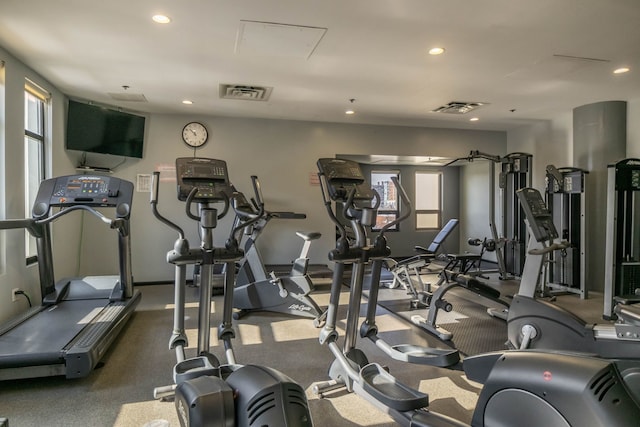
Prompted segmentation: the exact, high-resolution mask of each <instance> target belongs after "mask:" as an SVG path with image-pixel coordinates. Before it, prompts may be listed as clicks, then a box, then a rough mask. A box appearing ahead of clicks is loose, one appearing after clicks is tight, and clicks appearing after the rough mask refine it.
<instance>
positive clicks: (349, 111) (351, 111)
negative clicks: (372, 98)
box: [344, 110, 356, 115]
mask: <svg viewBox="0 0 640 427" xmlns="http://www.w3.org/2000/svg"><path fill="white" fill-rule="evenodd" d="M344 113H345V114H347V115H352V114H355V113H356V112H355V111H353V110H347V111H345V112H344Z"/></svg>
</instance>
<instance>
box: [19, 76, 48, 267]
mask: <svg viewBox="0 0 640 427" xmlns="http://www.w3.org/2000/svg"><path fill="white" fill-rule="evenodd" d="M46 100H47V95H46V92H44V91H43V90H40V89H39V88H37V87H36V86H35V85H33V84H31V83H30V82H27V84H26V85H25V91H24V174H25V175H24V178H25V179H24V182H25V217H26V218H29V217H31V208H32V206H33V203H34V201H35V198H36V195H37V193H38V188H39V187H40V183H41V182H42V180H43V179H44V177H45V152H44V151H45V150H44V147H45V135H44V133H45V132H44V129H45V123H44V117H45V107H46ZM25 234H26V236H25V239H26V240H25V249H26V254H25V256H26V258H27V264H32V263H35V262H37V257H36V242H35V238H33V237H32V236H31V235H30V234H29V233H28V232H27V231H26V230H25Z"/></svg>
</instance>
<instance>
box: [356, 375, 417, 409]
mask: <svg viewBox="0 0 640 427" xmlns="http://www.w3.org/2000/svg"><path fill="white" fill-rule="evenodd" d="M357 386H361V388H362V390H363V391H364V392H366V393H367V394H369V395H370V396H372V397H373V398H374V399H376V400H377V401H379V402H380V403H382V404H383V405H385V406H388V407H389V408H391V409H395V410H397V411H401V412H406V411H412V410H415V409H419V408H426V407H428V406H429V395H428V394H424V393H421V392H419V391H418V390H414V389H412V388H410V387H408V386H406V385H404V384H402V383H400V382H398V380H397V379H396V378H395V377H393V376H392V375H391V374H389V373H388V372H387V371H385V370H384V369H383V368H382V366H380V365H379V364H377V363H370V364H368V365H367V366H365V367H364V368H362V369H361V370H360V381H358V382H357V383H355V384H354V387H357Z"/></svg>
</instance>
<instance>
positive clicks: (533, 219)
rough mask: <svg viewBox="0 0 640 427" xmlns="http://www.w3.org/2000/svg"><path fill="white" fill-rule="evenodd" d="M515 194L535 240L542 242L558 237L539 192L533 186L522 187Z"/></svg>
mask: <svg viewBox="0 0 640 427" xmlns="http://www.w3.org/2000/svg"><path fill="white" fill-rule="evenodd" d="M516 194H517V195H518V199H519V200H520V205H521V206H522V210H523V211H524V213H525V215H526V216H527V220H528V221H529V227H530V228H531V231H532V232H533V235H534V237H535V238H536V240H537V241H538V242H543V241H550V240H553V239H556V238H558V230H557V229H556V226H555V225H554V223H553V218H552V217H551V213H550V212H549V210H548V209H547V205H546V204H545V203H544V200H543V199H542V195H541V194H540V192H539V191H538V190H536V189H535V188H523V189H521V190H518V191H517V192H516Z"/></svg>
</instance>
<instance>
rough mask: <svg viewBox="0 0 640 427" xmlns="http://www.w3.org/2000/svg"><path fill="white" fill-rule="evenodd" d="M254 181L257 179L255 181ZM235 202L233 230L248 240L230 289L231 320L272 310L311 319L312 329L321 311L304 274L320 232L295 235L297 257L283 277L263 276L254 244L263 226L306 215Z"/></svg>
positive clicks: (241, 199) (318, 322)
mask: <svg viewBox="0 0 640 427" xmlns="http://www.w3.org/2000/svg"><path fill="white" fill-rule="evenodd" d="M256 179H257V178H256ZM236 200H237V203H238V204H241V205H242V206H243V209H241V210H237V211H236V212H240V213H236V219H235V222H234V227H241V228H243V229H244V232H245V234H248V235H249V237H248V238H247V239H246V242H245V243H244V258H243V259H242V261H240V264H239V267H238V272H237V276H236V286H235V289H234V297H233V301H234V308H236V309H238V311H235V312H234V318H235V319H239V318H240V317H242V316H244V315H245V314H247V313H249V312H252V311H272V312H277V313H285V314H291V315H294V316H300V317H308V318H311V319H313V321H314V324H315V325H316V327H319V326H321V324H322V322H323V320H324V313H323V310H321V309H320V307H319V306H318V304H316V302H315V301H314V300H313V298H311V296H310V295H309V294H310V293H311V292H312V291H313V289H314V287H313V282H312V281H311V278H310V277H309V275H308V274H307V268H308V265H309V258H308V253H309V248H310V246H311V242H312V241H313V240H316V239H319V238H320V236H321V234H320V233H315V232H313V233H303V232H300V231H298V232H296V235H297V236H298V237H300V238H302V239H303V240H304V244H303V246H302V250H301V252H300V256H299V257H298V259H296V260H295V261H294V263H293V266H292V267H291V272H290V273H289V274H288V275H285V276H276V274H275V273H274V272H273V271H271V272H269V273H267V269H266V268H265V265H264V261H263V260H262V256H261V255H260V251H259V250H258V246H257V244H256V241H257V240H258V238H259V237H260V235H261V234H262V232H263V231H264V229H265V227H266V226H267V224H268V223H269V221H271V220H272V219H274V218H277V219H304V218H306V217H307V216H306V215H305V214H301V213H295V212H270V211H266V210H264V208H263V209H258V207H257V206H255V205H253V204H252V203H250V202H249V201H247V200H246V198H244V196H243V195H242V194H241V193H239V194H238V195H237V199H236Z"/></svg>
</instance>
